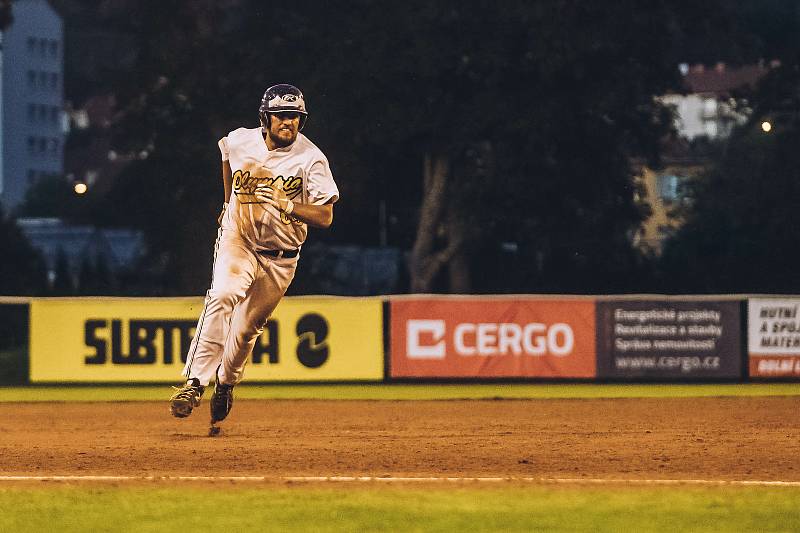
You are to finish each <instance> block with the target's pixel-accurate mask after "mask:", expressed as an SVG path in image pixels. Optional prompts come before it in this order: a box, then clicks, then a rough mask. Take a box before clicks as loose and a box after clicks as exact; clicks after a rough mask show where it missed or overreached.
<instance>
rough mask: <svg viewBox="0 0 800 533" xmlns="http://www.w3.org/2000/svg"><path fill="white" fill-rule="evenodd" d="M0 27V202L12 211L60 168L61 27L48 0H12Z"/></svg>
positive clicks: (62, 157) (62, 72)
mask: <svg viewBox="0 0 800 533" xmlns="http://www.w3.org/2000/svg"><path fill="white" fill-rule="evenodd" d="M13 17H14V20H13V22H12V24H11V25H10V26H9V27H8V28H7V29H6V31H4V32H2V33H0V38H1V39H2V41H1V42H2V51H1V52H0V53H1V54H2V55H1V56H0V76H1V77H2V82H1V83H0V93H1V94H0V150H1V151H2V152H1V153H0V161H1V163H2V164H0V204H2V206H3V209H4V211H5V212H6V213H10V212H11V213H13V211H14V209H15V208H16V207H17V206H19V205H20V204H21V203H22V202H23V200H24V199H25V193H26V192H27V190H28V188H29V187H30V186H31V185H32V184H33V183H35V182H36V181H37V180H38V179H39V178H41V177H44V176H47V175H54V174H55V175H59V174H63V171H64V139H65V127H64V120H63V102H64V27H63V22H62V19H61V17H60V16H59V14H58V13H57V12H56V11H55V10H54V9H53V8H52V7H51V6H50V5H49V3H48V2H47V1H46V0H16V1H15V2H14V4H13Z"/></svg>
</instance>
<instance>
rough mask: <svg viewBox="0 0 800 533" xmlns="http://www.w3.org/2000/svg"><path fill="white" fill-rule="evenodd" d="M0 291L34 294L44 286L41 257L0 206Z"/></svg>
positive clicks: (43, 267) (39, 292) (10, 293)
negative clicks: (0, 252)
mask: <svg viewBox="0 0 800 533" xmlns="http://www.w3.org/2000/svg"><path fill="white" fill-rule="evenodd" d="M0 250H3V253H2V254H0V294H3V295H37V294H41V293H42V292H43V291H44V288H45V286H46V274H45V265H44V261H43V259H42V257H41V256H40V255H39V254H38V253H37V252H36V250H34V249H33V247H31V245H30V243H29V242H28V240H27V239H26V238H25V236H24V235H23V234H22V232H21V231H20V230H19V228H18V227H17V225H16V224H15V223H14V221H13V220H11V219H9V218H7V217H6V216H5V215H4V213H3V212H2V209H0Z"/></svg>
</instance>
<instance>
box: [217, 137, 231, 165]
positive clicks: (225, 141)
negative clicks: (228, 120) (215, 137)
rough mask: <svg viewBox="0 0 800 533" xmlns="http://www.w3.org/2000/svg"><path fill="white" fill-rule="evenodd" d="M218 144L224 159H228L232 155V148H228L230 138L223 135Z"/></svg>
mask: <svg viewBox="0 0 800 533" xmlns="http://www.w3.org/2000/svg"><path fill="white" fill-rule="evenodd" d="M217 145H218V146H219V152H220V154H222V160H223V161H227V160H228V159H229V158H230V156H231V153H230V150H229V149H228V138H227V137H223V138H222V139H220V140H219V142H218V143H217Z"/></svg>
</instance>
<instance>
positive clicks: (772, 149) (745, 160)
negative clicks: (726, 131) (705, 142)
mask: <svg viewBox="0 0 800 533" xmlns="http://www.w3.org/2000/svg"><path fill="white" fill-rule="evenodd" d="M764 120H769V121H771V123H772V124H773V127H772V130H771V131H770V132H769V133H765V132H764V131H763V130H762V128H761V123H762V121H764ZM798 143H800V61H798V58H794V59H790V58H787V59H786V60H785V62H784V64H783V65H782V66H781V67H780V68H779V69H776V70H774V71H772V72H771V73H770V74H769V75H768V76H767V77H766V78H765V79H764V80H763V81H762V83H761V84H760V85H759V89H758V92H757V94H756V95H755V98H754V114H753V116H752V117H751V119H750V121H749V122H748V123H747V124H745V125H744V126H742V127H741V128H739V129H738V130H736V131H734V133H733V135H732V137H731V138H730V139H729V141H728V142H727V147H726V149H725V150H724V152H723V153H722V155H721V156H720V158H719V160H718V161H716V163H715V164H714V166H713V168H712V169H711V170H710V171H709V172H708V173H707V174H706V175H703V176H701V177H699V178H698V179H697V180H695V181H694V182H692V183H690V185H689V188H688V193H689V198H690V200H691V203H690V204H689V208H688V212H687V214H686V215H685V217H686V224H685V225H684V226H683V227H682V228H681V229H680V230H679V231H678V233H677V234H676V236H675V237H674V238H673V239H672V240H670V241H669V242H668V243H667V245H666V247H665V250H664V254H663V258H662V265H661V269H662V276H663V279H664V281H663V283H664V286H665V288H667V290H673V291H680V292H707V293H725V292H738V293H745V292H749V293H793V292H796V291H797V281H796V279H797V274H796V270H797V268H796V265H797V264H798V262H800V220H798V217H797V205H798V204H800V153H798V150H797V146H798Z"/></svg>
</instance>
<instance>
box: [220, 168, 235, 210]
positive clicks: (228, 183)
mask: <svg viewBox="0 0 800 533" xmlns="http://www.w3.org/2000/svg"><path fill="white" fill-rule="evenodd" d="M231 176H233V172H232V171H231V163H230V161H227V160H226V161H223V162H222V186H223V188H224V192H225V200H223V201H225V202H227V201H228V200H229V199H230V197H231V189H233V178H232V177H231Z"/></svg>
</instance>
